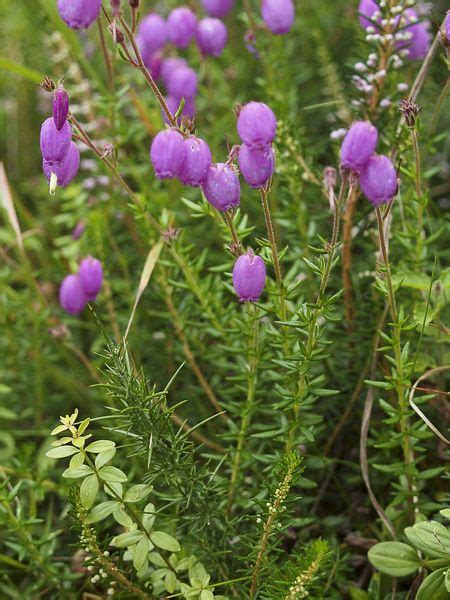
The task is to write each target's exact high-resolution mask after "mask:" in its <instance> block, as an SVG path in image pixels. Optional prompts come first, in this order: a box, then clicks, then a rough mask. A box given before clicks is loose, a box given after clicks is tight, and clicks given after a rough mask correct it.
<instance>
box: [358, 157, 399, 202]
mask: <svg viewBox="0 0 450 600" xmlns="http://www.w3.org/2000/svg"><path fill="white" fill-rule="evenodd" d="M359 184H360V186H361V189H362V191H363V192H364V195H365V196H366V198H367V199H368V200H369V201H370V202H371V203H372V204H373V205H374V206H378V205H380V204H384V203H385V202H389V200H391V199H392V198H393V197H394V196H396V195H397V192H398V179H397V171H396V170H395V167H394V165H393V164H392V162H391V160H390V159H389V158H388V157H387V156H384V155H383V154H374V155H373V156H371V157H370V158H369V160H368V161H367V162H366V164H365V165H364V167H363V169H362V171H361V173H360V174H359Z"/></svg>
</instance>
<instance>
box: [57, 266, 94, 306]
mask: <svg viewBox="0 0 450 600" xmlns="http://www.w3.org/2000/svg"><path fill="white" fill-rule="evenodd" d="M87 302H88V300H87V297H86V292H85V291H84V288H83V286H82V285H81V281H80V278H79V277H78V275H67V277H64V279H63V281H62V283H61V286H60V288H59V303H60V305H61V307H62V308H63V310H65V311H66V312H67V313H69V314H70V315H78V314H79V313H80V312H81V311H82V310H83V309H84V308H85V306H86V304H87Z"/></svg>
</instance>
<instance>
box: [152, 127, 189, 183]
mask: <svg viewBox="0 0 450 600" xmlns="http://www.w3.org/2000/svg"><path fill="white" fill-rule="evenodd" d="M184 156H185V146H184V138H183V136H182V135H181V133H179V132H178V131H176V130H175V129H165V130H164V131H160V132H159V133H158V135H157V136H156V137H155V138H154V140H153V142H152V145H151V148H150V160H151V162H152V165H153V168H154V169H155V172H156V176H157V177H158V178H159V179H173V178H174V177H178V175H179V173H180V168H181V165H182V164H183V161H184Z"/></svg>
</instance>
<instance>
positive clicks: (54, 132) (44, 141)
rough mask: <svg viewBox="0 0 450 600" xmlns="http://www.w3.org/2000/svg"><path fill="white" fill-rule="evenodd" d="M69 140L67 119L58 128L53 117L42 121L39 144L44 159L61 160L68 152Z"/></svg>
mask: <svg viewBox="0 0 450 600" xmlns="http://www.w3.org/2000/svg"><path fill="white" fill-rule="evenodd" d="M71 141H72V130H71V128H70V125H69V123H68V122H67V121H65V122H64V124H63V126H62V127H61V129H59V130H58V129H57V128H56V125H55V121H54V119H53V117H49V118H48V119H46V120H45V121H44V122H43V123H42V127H41V138H40V144H41V152H42V156H43V158H44V160H46V161H49V162H63V160H64V159H65V158H66V156H67V154H68V152H69V149H70V142H71Z"/></svg>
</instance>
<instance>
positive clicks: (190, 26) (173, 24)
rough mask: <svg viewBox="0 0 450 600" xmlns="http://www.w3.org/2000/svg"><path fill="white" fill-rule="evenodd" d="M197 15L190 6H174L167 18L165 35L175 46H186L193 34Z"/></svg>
mask: <svg viewBox="0 0 450 600" xmlns="http://www.w3.org/2000/svg"><path fill="white" fill-rule="evenodd" d="M196 27H197V17H196V16H195V14H194V13H193V12H192V10H191V9H190V8H187V7H186V6H181V7H180V8H175V9H174V10H173V11H172V12H171V13H170V15H169V17H168V19H167V35H168V38H169V40H170V41H171V42H172V44H173V45H174V46H177V48H187V47H188V46H189V44H190V43H191V40H192V38H193V37H194V35H195V29H196Z"/></svg>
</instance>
